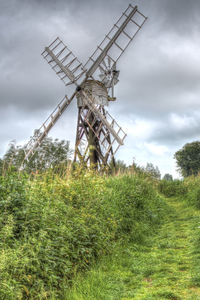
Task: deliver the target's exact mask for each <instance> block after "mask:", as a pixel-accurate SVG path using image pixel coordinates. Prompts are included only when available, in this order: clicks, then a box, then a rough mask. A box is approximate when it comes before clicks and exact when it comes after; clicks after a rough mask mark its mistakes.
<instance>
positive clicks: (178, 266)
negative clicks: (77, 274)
mask: <svg viewBox="0 0 200 300" xmlns="http://www.w3.org/2000/svg"><path fill="white" fill-rule="evenodd" d="M169 205H170V206H171V212H170V213H169V215H168V217H167V221H166V222H165V224H164V225H163V226H162V227H161V228H160V230H159V233H158V234H157V235H156V236H154V237H153V238H152V239H151V240H149V241H148V242H147V243H146V244H145V246H137V245H130V244H129V245H128V246H127V247H125V246H123V248H121V249H116V251H115V253H114V254H113V255H112V256H111V257H107V258H103V259H102V261H101V262H100V263H99V264H98V265H97V266H96V267H95V268H93V269H92V270H91V271H89V272H88V274H87V276H86V277H85V278H77V280H76V281H75V283H74V286H73V288H72V289H71V290H70V291H69V290H68V291H66V294H65V295H64V299H67V300H95V299H96V300H128V299H129V300H131V299H132V300H134V299H136V300H140V299H141V300H151V299H152V300H156V299H158V300H162V299H173V300H176V299H177V300H178V299H180V300H184V299H189V300H199V299H200V275H198V268H197V266H195V263H198V261H199V260H200V250H199V251H198V249H195V248H194V239H195V236H196V234H197V231H199V230H200V229H199V228H198V225H200V223H199V222H200V212H199V211H197V210H195V209H193V208H188V207H186V206H185V205H184V203H182V202H180V201H177V200H174V199H172V200H171V199H170V200H169ZM195 269H196V270H197V271H196V273H195V272H194V270H195ZM194 283H195V284H194ZM198 285H199V287H198Z"/></svg>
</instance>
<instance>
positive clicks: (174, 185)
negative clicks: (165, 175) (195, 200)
mask: <svg viewBox="0 0 200 300" xmlns="http://www.w3.org/2000/svg"><path fill="white" fill-rule="evenodd" d="M158 189H159V191H160V192H161V193H162V194H163V195H165V196H166V197H178V196H183V195H186V194H187V186H186V185H185V183H184V181H182V180H173V181H169V180H165V179H163V180H161V181H160V183H159V185H158Z"/></svg>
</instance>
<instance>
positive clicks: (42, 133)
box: [24, 93, 76, 161]
mask: <svg viewBox="0 0 200 300" xmlns="http://www.w3.org/2000/svg"><path fill="white" fill-rule="evenodd" d="M75 95H76V93H74V94H73V95H72V96H71V98H70V99H69V98H68V97H67V96H65V97H64V98H63V99H62V100H61V102H60V103H59V104H58V105H57V106H56V108H55V109H54V111H53V112H52V113H51V114H50V116H49V117H48V118H47V119H46V121H45V122H44V123H43V124H42V125H41V127H40V128H39V129H37V130H36V131H35V134H34V135H33V137H32V138H31V139H30V141H29V142H28V144H27V145H26V148H25V158H24V161H25V160H28V159H29V158H30V157H31V156H32V155H33V154H34V153H35V150H36V148H37V147H38V146H39V145H40V144H41V143H42V141H43V140H44V138H45V137H46V136H47V134H48V133H49V131H50V130H51V128H52V127H53V126H54V125H55V123H56V122H57V120H58V119H59V118H60V116H61V115H62V113H63V112H64V111H65V110H66V108H67V107H68V106H69V104H70V103H71V101H72V100H73V98H74V97H75Z"/></svg>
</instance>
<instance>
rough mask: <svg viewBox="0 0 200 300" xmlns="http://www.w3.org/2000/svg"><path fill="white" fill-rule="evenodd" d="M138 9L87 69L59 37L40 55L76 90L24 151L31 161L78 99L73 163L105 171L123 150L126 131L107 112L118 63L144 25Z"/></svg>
mask: <svg viewBox="0 0 200 300" xmlns="http://www.w3.org/2000/svg"><path fill="white" fill-rule="evenodd" d="M146 19H147V18H146V17H145V16H144V15H143V14H142V13H141V12H139V10H138V8H137V6H135V7H133V6H132V5H129V6H128V8H127V9H126V10H125V12H123V14H122V16H121V17H120V18H119V20H118V21H117V23H116V24H114V26H113V27H112V29H111V30H110V31H109V33H108V34H107V35H106V36H105V38H104V40H103V41H102V42H101V44H100V45H98V47H97V49H96V50H95V51H94V53H93V54H92V55H91V56H90V57H89V59H88V61H87V62H86V64H85V65H83V64H82V63H81V62H80V61H79V60H78V58H77V57H76V56H75V55H74V54H73V53H72V51H71V50H70V49H69V48H68V47H67V46H66V45H65V44H64V43H63V42H62V41H61V40H60V38H56V39H55V40H54V41H53V42H52V43H51V44H50V45H49V46H48V47H46V48H45V50H44V51H43V53H42V56H43V57H44V58H45V60H46V61H47V62H48V64H49V65H50V66H51V67H52V69H53V70H54V71H55V72H56V74H57V75H58V76H59V78H60V79H61V80H62V81H63V82H64V84H65V85H66V86H68V85H71V86H74V92H73V93H72V95H70V96H67V95H65V97H64V98H63V99H62V101H61V102H60V103H59V104H58V105H57V106H56V108H55V110H54V111H53V112H52V113H51V115H50V116H49V117H48V119H47V120H46V121H45V122H44V123H43V124H42V126H41V127H40V128H39V129H38V130H36V131H35V134H34V136H33V137H32V138H31V140H30V141H29V143H28V144H27V145H26V149H25V161H26V160H28V159H30V158H31V156H32V155H33V154H34V152H35V150H36V149H37V147H38V146H39V145H40V144H41V143H42V141H43V139H44V138H45V137H46V136H47V134H48V133H49V131H50V130H51V128H52V127H53V126H54V124H55V123H56V122H57V120H58V119H59V118H60V116H61V115H62V114H63V112H64V111H65V110H66V109H67V107H68V106H69V105H70V103H71V102H72V101H73V99H74V98H76V99H77V108H78V121H77V130H76V142H75V154H74V161H80V162H84V163H86V164H90V165H94V166H95V167H102V166H106V165H107V164H108V163H109V162H110V161H111V160H112V161H113V163H114V154H115V153H116V151H117V150H118V148H119V147H120V146H121V145H123V142H124V139H125V137H126V134H125V132H124V131H123V130H122V128H121V127H120V126H119V125H118V124H117V122H116V121H115V120H114V118H113V117H112V116H111V115H110V114H109V113H108V111H107V110H106V107H107V106H108V104H109V101H113V100H115V97H114V86H115V85H116V84H117V83H118V81H119V80H118V77H119V71H118V70H117V68H116V65H117V62H118V60H119V58H120V57H121V55H122V54H123V53H124V51H125V50H126V48H127V47H128V45H129V44H130V43H131V41H132V40H133V39H134V37H135V36H136V34H137V33H138V31H139V30H140V29H141V27H142V26H143V24H144V23H145V21H146Z"/></svg>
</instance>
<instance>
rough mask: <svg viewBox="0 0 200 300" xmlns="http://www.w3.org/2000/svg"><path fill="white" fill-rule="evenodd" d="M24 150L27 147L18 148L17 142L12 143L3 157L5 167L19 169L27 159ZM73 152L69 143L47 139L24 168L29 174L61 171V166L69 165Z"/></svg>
mask: <svg viewBox="0 0 200 300" xmlns="http://www.w3.org/2000/svg"><path fill="white" fill-rule="evenodd" d="M24 150H25V146H16V144H15V142H14V141H12V142H11V143H10V145H9V149H8V151H7V152H6V154H5V155H4V157H3V161H4V163H5V165H6V166H7V167H8V166H14V167H15V168H17V169H18V168H19V167H20V166H21V164H22V162H23V160H24V157H25V153H24ZM72 152H73V151H72V150H71V149H70V147H69V141H64V140H61V141H59V140H58V139H55V140H53V139H52V138H50V137H46V138H45V139H44V140H43V142H42V144H41V145H40V146H39V147H38V148H37V149H36V151H35V153H34V155H33V156H32V157H31V158H30V160H29V161H28V162H27V163H26V164H25V166H24V168H25V170H26V171H27V172H35V171H36V170H39V171H44V170H47V169H49V168H56V169H59V168H60V167H61V166H66V165H67V164H68V163H69V161H70V159H71V155H72Z"/></svg>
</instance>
